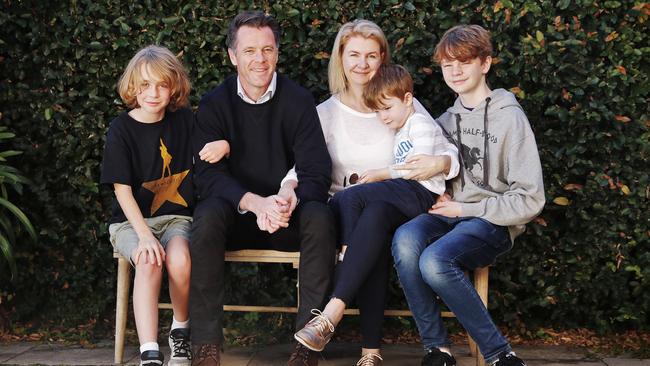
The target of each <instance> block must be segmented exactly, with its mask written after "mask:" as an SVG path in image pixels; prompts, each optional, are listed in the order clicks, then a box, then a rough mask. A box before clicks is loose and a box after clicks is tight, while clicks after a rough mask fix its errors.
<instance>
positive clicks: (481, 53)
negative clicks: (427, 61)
mask: <svg viewBox="0 0 650 366" xmlns="http://www.w3.org/2000/svg"><path fill="white" fill-rule="evenodd" d="M488 56H492V43H491V42H490V32H489V31H487V30H485V28H483V27H481V26H480V25H476V24H470V25H457V26H455V27H453V28H451V29H449V30H448V31H446V32H445V34H444V35H443V36H442V38H441V39H440V42H438V44H437V45H436V50H435V51H434V53H433V62H435V63H437V64H440V63H441V62H442V61H443V60H458V61H461V62H465V61H469V60H472V59H474V58H476V57H479V58H480V59H481V62H484V61H485V59H486V58H487V57H488Z"/></svg>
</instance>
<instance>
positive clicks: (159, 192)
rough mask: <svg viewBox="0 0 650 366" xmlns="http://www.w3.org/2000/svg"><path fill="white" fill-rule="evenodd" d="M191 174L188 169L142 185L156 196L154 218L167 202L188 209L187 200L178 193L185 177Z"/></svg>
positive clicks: (154, 199)
mask: <svg viewBox="0 0 650 366" xmlns="http://www.w3.org/2000/svg"><path fill="white" fill-rule="evenodd" d="M189 172H190V170H189V169H188V170H185V171H183V172H180V173H176V174H172V175H170V176H167V177H163V178H160V179H156V180H152V181H150V182H144V183H142V186H143V187H144V188H146V189H148V190H150V191H151V192H153V194H154V197H153V201H152V202H151V215H152V216H153V214H154V213H155V212H156V211H158V209H159V208H160V206H162V205H163V203H165V201H169V202H173V203H177V204H179V205H181V206H183V207H187V202H185V199H183V197H182V196H181V195H180V193H178V187H179V186H180V185H181V183H182V182H183V179H185V176H186V175H187V173H189Z"/></svg>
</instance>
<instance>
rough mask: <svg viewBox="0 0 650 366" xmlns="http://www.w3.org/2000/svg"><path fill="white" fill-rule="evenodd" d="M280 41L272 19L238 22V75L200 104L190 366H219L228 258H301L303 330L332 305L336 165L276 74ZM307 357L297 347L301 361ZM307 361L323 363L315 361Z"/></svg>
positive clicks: (304, 108)
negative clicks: (230, 252)
mask: <svg viewBox="0 0 650 366" xmlns="http://www.w3.org/2000/svg"><path fill="white" fill-rule="evenodd" d="M279 41H280V29H279V26H278V24H277V22H276V21H275V20H274V19H273V18H272V17H270V16H268V15H265V14H264V13H262V12H260V11H246V12H242V13H240V14H238V15H237V16H236V17H235V18H234V19H233V21H232V22H231V23H230V28H229V30H228V36H227V44H228V55H229V57H230V61H231V62H232V63H233V65H234V66H235V67H236V68H237V74H236V75H233V76H231V77H229V78H227V79H226V80H225V81H224V82H223V83H222V84H221V85H219V86H218V87H216V88H215V89H214V90H212V91H210V92H208V93H207V94H206V95H205V96H203V98H202V100H201V102H200V104H199V109H198V111H197V115H196V126H195V129H194V137H193V140H194V141H193V143H194V151H195V161H196V165H195V169H196V175H195V183H196V188H197V190H198V203H197V206H196V210H195V212H194V223H193V227H192V239H191V245H190V252H191V257H192V278H191V290H190V316H191V317H192V323H191V327H192V343H193V344H195V352H194V359H193V365H201V366H205V365H219V364H220V362H221V361H220V347H221V344H222V342H223V304H224V277H223V273H224V252H225V250H226V248H228V249H242V248H269V249H277V250H285V251H296V250H300V269H299V272H300V273H299V276H300V288H299V289H298V291H299V295H300V306H299V309H298V316H297V320H296V325H297V327H298V328H302V327H303V326H304V325H305V324H306V323H307V321H308V320H309V318H310V317H311V315H310V312H309V311H310V309H312V308H318V307H320V306H321V305H322V303H323V301H324V300H325V296H326V295H327V290H328V287H329V281H330V277H331V272H332V269H333V265H334V250H335V236H336V234H335V222H334V218H333V215H332V213H331V212H330V210H329V208H328V207H327V205H326V201H327V197H328V196H327V191H328V189H329V187H330V183H331V161H330V157H329V154H328V152H327V146H326V145H325V138H324V137H323V132H322V130H321V127H320V122H319V119H318V114H317V113H316V107H315V106H314V100H313V97H312V96H311V93H310V92H309V91H308V90H306V89H304V88H302V87H301V86H299V85H298V84H296V83H294V82H293V81H291V80H290V79H289V78H287V77H286V76H284V75H281V74H279V73H277V72H276V64H277V61H278V46H279ZM221 139H225V140H227V141H228V142H229V144H230V155H229V158H228V159H221V160H220V161H218V162H217V163H216V164H211V163H210V161H211V160H209V159H208V160H206V161H204V160H202V159H201V158H202V157H203V155H202V154H201V152H200V151H201V150H202V149H203V147H204V145H205V144H206V143H207V142H211V141H215V140H221ZM294 165H295V166H296V171H297V173H298V180H299V182H300V184H299V185H298V184H297V182H296V181H295V180H291V179H290V180H288V181H287V182H285V183H284V184H283V185H282V186H281V185H280V184H281V182H282V179H283V177H284V176H285V174H286V173H287V172H288V171H289V169H291V167H292V166H294ZM307 351H308V350H306V349H303V348H302V346H300V347H299V348H297V349H296V352H295V353H296V355H297V354H298V353H300V354H306V352H307ZM294 356H295V355H294ZM309 357H310V360H311V362H312V364H314V363H317V362H318V359H317V355H316V354H314V353H310V354H309ZM292 359H293V360H298V359H299V358H296V357H292Z"/></svg>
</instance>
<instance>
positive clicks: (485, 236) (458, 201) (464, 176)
mask: <svg viewBox="0 0 650 366" xmlns="http://www.w3.org/2000/svg"><path fill="white" fill-rule="evenodd" d="M491 55H492V45H491V43H490V33H489V32H488V31H486V30H485V29H483V28H482V27H480V26H478V25H460V26H456V27H453V28H452V29H450V30H448V31H447V32H446V33H445V34H444V35H443V37H442V39H441V40H440V43H438V45H437V46H436V50H435V53H434V61H435V62H436V63H438V64H439V65H440V66H441V68H442V74H443V77H444V79H445V83H447V85H448V86H449V87H450V88H451V89H452V90H453V91H454V92H455V93H456V94H458V98H457V99H456V102H455V103H454V105H453V106H452V107H451V108H449V109H448V110H447V112H445V113H444V114H443V115H442V116H440V117H439V119H438V121H439V122H440V125H441V126H442V128H443V129H444V130H445V131H446V132H447V135H448V136H449V137H450V138H452V139H453V141H454V142H455V144H456V146H457V147H458V150H459V151H460V160H461V162H462V163H461V165H462V168H463V169H462V171H461V172H460V173H459V175H458V177H456V178H455V179H454V180H452V181H451V183H452V184H451V188H452V189H451V192H450V194H451V196H449V195H443V196H441V197H440V199H438V202H437V203H436V204H434V205H433V206H432V207H431V209H430V210H429V214H422V215H420V216H418V217H416V218H415V219H413V220H411V221H410V222H408V223H406V224H404V225H402V226H401V227H400V228H399V229H398V230H397V232H396V233H395V236H394V237H393V247H392V251H393V256H394V258H395V266H396V268H397V272H398V275H399V279H400V282H401V283H402V287H403V288H404V293H405V294H406V299H407V301H408V303H409V307H410V309H411V311H412V312H413V317H414V319H415V321H416V324H417V326H418V330H419V332H420V336H421V338H422V342H423V344H424V348H425V349H426V351H427V353H426V355H425V356H424V359H423V360H422V365H426V366H443V365H445V366H453V365H456V361H455V359H454V357H453V356H452V355H451V353H450V351H449V338H448V336H447V331H446V329H445V328H444V326H443V323H442V318H441V317H440V308H439V305H438V304H437V302H436V296H439V297H440V298H441V299H442V301H444V302H445V304H446V305H447V306H448V307H449V309H450V310H451V311H453V312H454V314H455V315H456V317H457V318H458V320H459V321H460V323H461V324H462V325H463V327H464V328H465V329H466V330H467V332H468V333H469V335H470V336H471V337H472V338H473V339H474V340H475V341H476V343H477V344H478V346H479V349H480V351H481V353H482V354H483V357H484V358H485V360H486V362H487V363H488V364H489V365H497V366H522V365H525V364H524V362H523V361H522V360H521V359H519V358H518V357H517V356H516V355H515V353H514V352H512V348H511V347H510V344H509V343H508V341H507V340H506V339H505V338H504V337H503V335H502V334H501V332H500V331H499V330H498V329H497V327H496V326H495V324H494V322H493V320H492V318H491V317H490V315H489V314H488V312H487V309H486V308H485V306H484V305H483V302H482V301H481V299H480V298H479V296H478V294H477V293H476V291H475V289H474V287H473V286H472V285H471V283H470V282H469V280H468V279H467V278H466V277H465V275H464V273H463V271H464V270H474V269H476V268H478V267H484V266H487V265H489V264H491V263H493V262H494V260H495V259H496V258H497V257H498V256H499V255H502V254H504V253H505V252H507V251H508V250H510V249H511V248H512V243H513V240H514V239H515V237H517V236H518V235H519V234H521V233H522V232H523V231H524V225H525V224H526V223H527V222H529V221H530V220H532V219H533V218H534V217H535V216H537V214H539V213H540V212H541V210H542V208H543V207H544V201H545V198H544V187H543V182H542V168H541V164H540V160H539V155H538V152H537V145H536V143H535V136H534V134H533V131H532V129H531V128H530V124H529V123H528V119H527V118H526V115H525V114H524V111H523V110H522V108H521V106H520V105H519V103H517V100H516V99H515V97H514V96H513V95H512V93H510V92H507V91H505V90H503V89H495V90H490V88H489V86H488V85H487V82H486V74H487V73H488V71H489V70H490V65H491V63H492V56H491Z"/></svg>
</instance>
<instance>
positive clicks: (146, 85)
mask: <svg viewBox="0 0 650 366" xmlns="http://www.w3.org/2000/svg"><path fill="white" fill-rule="evenodd" d="M140 76H141V77H142V83H141V84H140V90H139V92H138V94H137V95H136V100H137V101H138V105H139V106H140V109H141V111H142V112H144V113H146V114H147V115H148V116H147V117H148V119H151V120H154V121H156V120H160V119H162V117H163V116H164V115H165V108H167V105H168V104H169V101H170V99H171V89H170V87H169V85H168V84H167V83H166V82H165V81H164V80H162V79H161V78H160V77H159V76H157V75H156V74H154V73H152V72H151V70H150V68H149V67H148V66H147V65H142V67H141V68H140Z"/></svg>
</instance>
